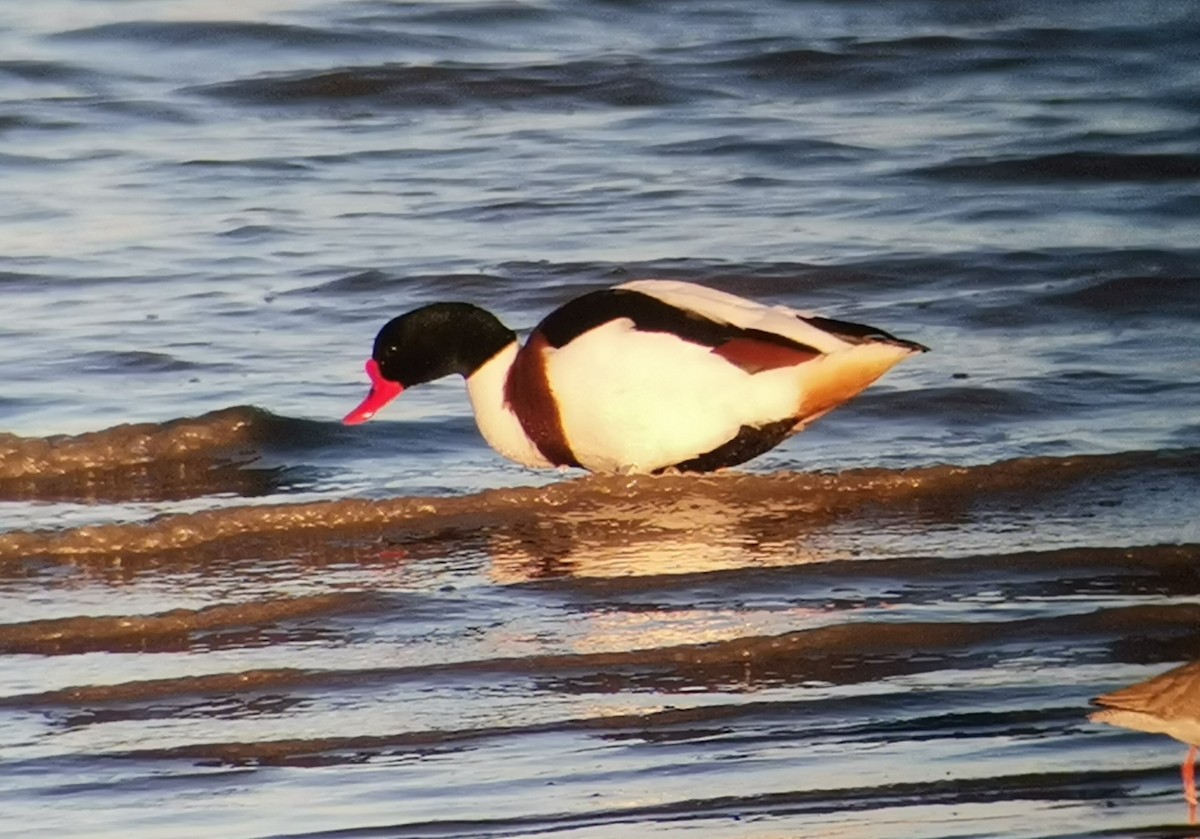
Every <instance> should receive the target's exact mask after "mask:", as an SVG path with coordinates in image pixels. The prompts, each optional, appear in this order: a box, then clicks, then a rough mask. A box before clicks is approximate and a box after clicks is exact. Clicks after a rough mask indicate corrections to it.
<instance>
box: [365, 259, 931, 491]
mask: <svg viewBox="0 0 1200 839" xmlns="http://www.w3.org/2000/svg"><path fill="white" fill-rule="evenodd" d="M927 349H928V348H927V347H925V346H923V345H921V344H918V343H916V342H914V341H908V340H905V339H902V338H897V337H895V336H894V335H891V334H889V333H887V332H884V331H883V330H882V329H877V328H875V327H873V326H866V325H864V324H859V323H851V322H848V321H842V320H835V319H833V318H827V317H821V316H819V315H815V314H811V313H807V312H801V311H798V310H795V309H792V308H789V307H786V306H779V305H766V304H763V303H759V302H756V301H753V300H748V299H745V298H742V297H739V296H736V295H734V294H730V293H727V292H723V291H718V290H716V289H712V288H709V287H707V286H702V285H698V284H695V283H690V282H683V281H676V280H658V279H642V280H634V281H632V282H626V283H624V284H622V285H618V286H614V287H611V288H605V289H600V290H596V291H592V292H589V293H586V294H583V295H582V296H579V297H576V298H574V299H572V300H570V301H568V302H567V303H565V304H564V305H562V306H560V307H559V308H557V309H555V310H554V311H552V312H551V313H550V314H548V315H546V317H545V318H543V319H542V321H541V322H540V323H539V324H538V325H537V326H536V327H535V328H534V329H533V330H532V331H531V332H530V333H529V334H528V336H527V338H526V340H525V342H524V343H523V344H522V343H521V342H520V340H519V339H518V336H517V333H516V332H514V331H513V330H512V329H509V328H508V327H507V326H505V325H504V324H503V323H502V322H501V321H500V319H499V318H497V317H496V316H495V315H493V314H492V313H491V312H489V311H487V310H486V309H483V308H480V307H479V306H476V305H474V304H471V303H462V302H446V303H432V304H429V305H426V306H422V307H420V308H418V309H415V310H413V311H410V312H408V313H406V314H403V315H400V316H398V317H395V318H393V319H392V320H390V321H388V322H387V323H386V324H385V325H384V326H383V327H382V328H381V329H380V330H379V333H378V335H377V336H376V338H375V343H374V347H373V350H372V354H371V358H370V359H369V360H368V361H367V363H366V372H367V375H368V377H369V379H370V382H371V387H370V392H369V393H368V394H367V397H366V398H365V399H364V400H363V401H362V403H361V404H360V405H359V406H358V407H357V408H355V409H354V410H352V411H351V412H350V413H348V414H347V415H346V416H345V418H344V419H343V422H344V423H346V424H348V425H356V424H359V423H363V422H366V421H367V420H369V419H370V418H371V417H373V416H375V415H376V414H377V413H378V412H379V411H380V409H382V408H383V407H384V406H385V405H387V404H388V403H389V402H391V401H392V400H393V399H395V398H396V397H397V396H399V395H400V394H401V393H402V392H403V391H405V390H407V389H409V388H411V387H414V386H416V385H420V384H423V383H425V382H430V381H433V380H435V379H440V378H442V377H444V376H449V375H454V374H457V375H460V376H462V377H464V379H465V380H466V387H467V394H468V397H469V399H470V402H471V407H472V409H473V411H474V413H475V419H476V424H477V425H478V427H479V431H480V433H481V434H482V435H483V437H484V439H485V440H486V441H487V443H488V444H489V445H490V446H491V447H492V448H493V449H495V450H496V451H497V452H499V453H500V454H501V455H503V456H504V457H506V458H508V459H509V460H513V461H515V462H517V463H519V464H521V465H523V466H526V467H529V468H533V469H548V468H555V467H558V468H563V469H565V468H568V467H580V468H583V469H586V470H588V471H591V472H598V473H621V474H648V473H662V472H667V471H677V472H711V471H715V470H719V469H725V468H727V467H731V466H737V465H739V464H742V463H745V462H746V461H748V460H750V459H752V458H755V457H757V456H759V455H761V454H763V453H764V452H767V451H769V450H770V449H773V448H774V447H776V446H777V445H779V444H780V443H781V442H783V441H784V440H786V439H787V438H789V437H791V436H792V435H793V434H795V433H797V432H799V431H801V430H803V429H804V428H805V427H807V426H808V425H809V424H811V423H812V422H813V421H814V420H816V419H817V418H819V417H821V416H824V415H825V414H826V413H828V412H829V411H831V410H833V409H834V408H836V407H837V406H838V405H841V404H842V403H844V402H846V401H847V400H849V399H851V398H852V397H854V396H855V395H857V394H858V393H860V392H861V391H862V390H863V389H865V388H866V387H867V386H868V385H870V384H871V383H872V382H874V381H875V380H876V379H878V378H879V377H880V376H882V375H883V374H884V373H885V372H887V371H888V370H889V369H890V368H892V367H893V366H895V365H896V364H898V363H899V362H900V361H902V360H904V359H905V358H907V357H909V356H910V355H914V354H917V353H922V352H926V351H927Z"/></svg>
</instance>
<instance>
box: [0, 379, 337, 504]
mask: <svg viewBox="0 0 1200 839" xmlns="http://www.w3.org/2000/svg"><path fill="white" fill-rule="evenodd" d="M134 362H135V363H142V362H141V360H140V356H139V357H137V358H135V359H134ZM122 363H126V362H125V361H122ZM145 363H151V364H157V363H159V362H158V360H157V359H155V358H153V357H152V358H150V359H149V361H146V362H145ZM325 436H326V435H324V434H323V433H322V424H321V423H315V422H309V421H305V420H299V419H294V418H289V417H282V416H279V415H276V414H272V413H270V412H269V411H264V410H262V409H260V408H252V407H247V406H237V407H232V408H224V409H221V410H217V411H212V412H210V413H207V414H203V415H201V416H197V417H186V418H180V419H175V420H170V421H167V422H163V423H137V424H127V425H118V426H114V427H112V428H106V429H103V430H100V431H91V432H87V433H84V434H78V435H65V434H61V435H53V436H50V437H22V436H19V435H16V434H7V433H0V500H18V499H22V500H24V499H38V500H81V501H87V502H93V503H94V502H96V501H138V500H149V501H160V500H179V499H184V498H193V497H197V496H202V495H214V494H218V493H233V494H236V495H241V496H246V497H258V496H262V495H267V494H270V493H272V492H275V491H278V490H279V489H280V488H281V487H282V486H283V485H284V478H285V476H286V473H287V472H288V470H287V469H286V468H283V467H276V468H266V467H262V466H261V465H260V466H259V467H258V468H249V467H251V466H252V465H253V464H255V462H256V461H257V460H258V459H259V458H260V457H261V456H262V455H263V453H264V451H266V450H267V449H268V448H274V449H295V448H297V447H303V446H311V445H318V444H319V443H320V442H321V441H322V440H323V439H324V437H325Z"/></svg>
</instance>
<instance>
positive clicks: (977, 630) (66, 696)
mask: <svg viewBox="0 0 1200 839" xmlns="http://www.w3.org/2000/svg"><path fill="white" fill-rule="evenodd" d="M353 603H354V601H341V602H338V601H330V602H324V601H311V602H310V601H306V600H299V601H298V603H297V604H285V603H281V604H279V606H278V609H279V610H281V611H280V612H279V614H288V613H289V610H294V611H290V614H292V615H293V616H297V615H300V614H303V613H304V609H300V610H295V606H296V605H301V604H302V605H303V606H304V607H306V608H307V607H309V606H311V607H314V608H318V609H320V608H327V607H328V606H329V605H335V606H337V607H343V608H344V607H346V606H349V605H352V604H353ZM375 605H378V601H376V604H375ZM229 618H230V615H226V614H221V615H220V616H219V617H216V618H215V619H216V620H220V621H222V622H224V621H228V620H229ZM265 619H266V618H263V620H265ZM79 620H83V619H79ZM97 620H99V619H97ZM39 630H40V627H39V628H38V630H30V631H28V632H26V631H25V630H22V629H20V627H19V626H18V628H16V629H14V630H13V635H14V637H18V638H19V637H20V636H21V634H22V633H23V632H25V634H26V635H27V636H28V635H32V634H33V633H34V632H36V631H39ZM1132 636H1136V638H1137V640H1138V642H1139V643H1140V645H1141V646H1140V648H1141V649H1142V650H1148V649H1149V650H1154V648H1155V644H1161V645H1162V649H1161V650H1157V651H1156V652H1162V651H1164V650H1166V649H1167V645H1168V644H1175V645H1176V646H1179V645H1194V644H1196V643H1197V642H1200V605H1197V604H1195V603H1179V604H1171V605H1153V606H1150V605H1146V606H1121V607H1111V608H1102V609H1096V610H1094V611H1090V612H1083V613H1079V614H1066V615H1055V616H1053V617H1032V618H1019V619H1010V620H975V621H854V622H849V623H836V624H831V625H827V626H818V627H814V628H809V629H800V630H795V631H792V632H785V633H782V634H778V635H755V636H741V637H735V638H732V639H728V640H722V641H715V642H707V643H685V644H675V645H671V646H659V647H647V648H640V649H632V650H625V649H622V650H612V651H603V652H582V653H577V652H567V653H543V654H534V655H528V656H517V657H512V658H486V659H473V660H467V661H452V662H445V663H434V664H418V665H408V666H404V665H402V666H395V667H374V668H357V669H356V668H346V669H304V668H296V667H280V668H272V669H257V670H245V671H238V672H231V673H211V674H205V675H199V676H183V677H172V678H164V679H150V680H141V681H133V682H123V683H117V684H104V685H83V686H79V687H71V688H64V689H60V690H54V691H47V692H43V693H36V694H20V695H15V696H9V697H6V698H3V699H0V706H3V707H45V706H47V705H80V704H86V705H92V704H97V703H112V702H127V701H130V700H136V701H141V702H153V701H157V700H163V699H167V698H170V697H178V696H184V695H195V694H209V693H250V692H261V691H284V690H290V689H313V688H323V689H331V688H336V687H343V688H345V687H350V686H353V687H355V688H356V689H363V688H369V687H371V686H379V685H386V684H395V683H399V682H418V683H428V682H429V681H430V680H431V679H435V678H437V679H447V678H449V679H483V680H493V679H495V678H497V677H501V676H509V677H515V678H519V679H532V680H535V681H536V682H537V683H538V684H539V686H540V689H541V690H544V691H550V692H569V693H574V694H589V693H613V692H622V691H628V690H663V691H666V692H668V693H675V692H679V691H682V690H686V689H687V688H688V687H689V686H696V685H706V686H708V687H710V688H711V687H715V686H718V685H729V684H736V683H739V682H743V683H744V682H746V681H747V680H749V681H751V682H753V683H754V684H755V685H756V686H758V687H765V686H769V685H782V684H805V683H812V682H822V683H826V684H831V685H837V684H855V683H859V682H866V681H877V680H880V679H884V678H888V677H893V676H897V675H902V674H913V673H921V672H927V671H931V670H938V669H942V668H944V667H947V666H953V667H955V668H963V669H969V668H986V667H988V666H990V665H991V663H992V661H993V658H992V654H993V653H994V652H995V651H997V650H998V649H1001V648H1004V647H1007V646H1010V645H1014V644H1017V645H1021V644H1030V643H1034V644H1036V645H1037V646H1038V648H1039V649H1041V650H1042V651H1043V653H1045V652H1046V651H1047V650H1048V649H1049V648H1050V647H1054V646H1064V647H1065V646H1073V647H1078V646H1080V645H1082V644H1084V643H1087V644H1100V645H1120V644H1123V643H1124V641H1123V640H1122V639H1124V638H1126V637H1132ZM914 650H920V652H921V654H920V655H918V656H914V655H913V651H914ZM1142 657H1143V658H1144V657H1145V654H1144V653H1143V655H1142Z"/></svg>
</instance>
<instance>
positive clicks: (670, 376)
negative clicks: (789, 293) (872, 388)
mask: <svg viewBox="0 0 1200 839" xmlns="http://www.w3.org/2000/svg"><path fill="white" fill-rule="evenodd" d="M546 373H547V379H548V381H549V385H550V388H551V390H552V391H553V394H554V397H555V400H556V402H557V404H558V410H559V416H560V419H561V423H562V429H563V433H564V436H565V437H566V441H567V444H568V445H569V446H570V449H571V451H572V452H573V453H574V455H575V458H576V460H577V461H578V462H579V463H580V465H582V466H583V467H585V468H587V469H590V470H592V471H595V472H652V471H654V470H656V469H661V468H664V467H668V466H674V465H676V464H680V463H684V462H686V461H691V460H693V459H695V458H697V457H699V456H701V455H704V454H706V453H709V452H712V451H714V450H716V449H718V448H720V447H722V446H725V445H726V444H727V443H729V442H730V441H731V440H733V439H734V438H736V437H737V436H738V435H739V433H740V432H741V431H742V429H743V427H746V426H749V427H758V426H763V425H767V424H772V423H774V424H778V423H780V422H782V421H785V420H787V419H788V418H790V417H794V416H795V415H796V413H797V410H798V405H799V401H800V396H799V392H798V386H797V384H796V375H795V372H794V371H790V370H787V369H781V370H774V371H769V372H762V373H758V374H755V375H750V374H749V373H747V372H745V371H744V370H742V369H740V368H739V367H737V366H735V365H733V364H730V363H729V362H728V361H726V360H725V359H723V358H721V357H720V356H717V355H714V354H713V353H712V352H711V351H710V349H709V348H708V347H704V346H700V345H698V344H693V343H690V342H687V341H683V340H680V339H679V338H678V337H676V336H674V335H671V334H669V333H661V332H641V331H638V330H634V329H632V328H630V326H629V323H628V321H614V322H612V323H608V324H605V325H604V326H602V327H599V328H597V329H595V330H592V331H591V332H589V333H587V334H586V335H582V336H580V337H579V338H577V339H576V340H574V341H572V342H571V343H570V344H568V345H567V346H565V347H563V348H561V349H556V350H550V351H549V352H548V353H547V355H546ZM776 436H777V439H775V440H774V441H773V442H772V443H771V445H774V443H777V442H778V440H779V439H782V436H786V435H776ZM770 447H771V446H770V445H768V446H767V448H770ZM764 450H765V449H764ZM751 456H752V455H751ZM742 459H746V458H742ZM733 462H738V461H733Z"/></svg>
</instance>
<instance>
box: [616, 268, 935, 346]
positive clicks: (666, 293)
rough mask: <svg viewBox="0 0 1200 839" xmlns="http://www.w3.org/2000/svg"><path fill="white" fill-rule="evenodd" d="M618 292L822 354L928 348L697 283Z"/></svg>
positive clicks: (657, 283) (643, 283) (659, 283)
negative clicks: (876, 346)
mask: <svg viewBox="0 0 1200 839" xmlns="http://www.w3.org/2000/svg"><path fill="white" fill-rule="evenodd" d="M617 288H619V289H628V290H630V291H636V292H640V293H641V294H645V295H648V296H650V297H653V298H656V299H658V300H661V301H663V302H664V303H667V304H669V305H671V306H673V307H676V308H678V309H680V310H684V311H690V312H694V313H696V314H698V315H701V316H703V317H705V318H708V319H711V320H714V321H718V322H722V323H727V324H731V325H733V326H737V327H740V328H741V329H747V330H754V331H756V332H759V333H769V334H771V335H777V336H781V337H783V338H787V339H789V340H791V341H795V342H797V343H799V344H803V345H805V346H808V347H812V348H814V349H816V350H818V351H820V352H821V353H834V352H838V351H839V350H845V349H848V348H850V347H852V346H856V345H858V344H865V343H886V344H895V345H897V346H900V347H904V348H906V349H910V350H915V351H924V350H925V349H926V348H925V347H923V346H921V345H920V344H916V343H914V342H912V341H906V340H904V339H902V338H897V337H895V336H894V335H891V334H889V333H887V332H884V331H883V330H882V329H877V328H876V327H873V326H867V325H865V324H861V323H851V322H849V321H841V320H834V319H833V318H826V317H821V316H820V315H816V314H813V313H812V312H804V311H799V310H797V309H792V308H790V307H788V306H766V305H763V304H762V303H757V302H755V301H753V300H747V299H745V298H743V297H738V296H736V295H733V294H729V293H727V292H724V291H717V290H716V289H712V288H708V287H707V286H702V285H696V284H695V283H688V282H682V281H677V280H634V281H633V282H628V283H625V284H623V285H620V286H617Z"/></svg>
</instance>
